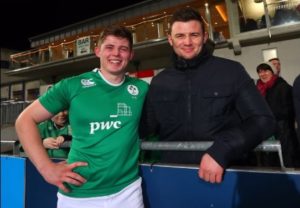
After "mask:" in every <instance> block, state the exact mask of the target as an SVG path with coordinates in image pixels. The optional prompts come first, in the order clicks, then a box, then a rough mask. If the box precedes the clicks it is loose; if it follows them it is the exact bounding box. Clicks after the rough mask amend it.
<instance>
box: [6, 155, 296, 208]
mask: <svg viewBox="0 0 300 208" xmlns="http://www.w3.org/2000/svg"><path fill="white" fill-rule="evenodd" d="M25 168H26V169H25ZM140 168H141V169H140V170H141V175H142V177H143V194H144V200H145V207H146V208H186V207H187V208H200V207H201V208H202V207H204V208H268V207H270V208H299V207H300V171H285V172H283V171H259V170H251V171H250V170H227V171H226V173H225V175H224V180H223V182H222V183H221V184H210V183H207V182H204V181H203V180H201V179H199V178H198V170H197V168H196V167H195V168H194V167H178V166H176V167H175V166H163V165H154V166H150V165H147V164H141V165H140ZM25 184H26V187H25ZM25 190H26V194H25ZM56 193H57V188H56V187H54V186H52V185H49V184H48V183H46V182H45V181H44V179H43V178H42V177H41V176H40V174H39V173H38V172H37V170H36V169H35V167H34V166H33V165H32V163H31V162H30V161H29V160H28V159H27V158H17V157H6V156H1V208H24V207H26V208H41V207H43V208H54V207H56V200H57V197H56ZM24 203H25V204H24Z"/></svg>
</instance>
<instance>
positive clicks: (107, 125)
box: [90, 121, 122, 134]
mask: <svg viewBox="0 0 300 208" xmlns="http://www.w3.org/2000/svg"><path fill="white" fill-rule="evenodd" d="M121 124H122V123H121V121H101V122H91V123H90V134H95V131H99V130H109V129H111V128H114V129H119V128H121Z"/></svg>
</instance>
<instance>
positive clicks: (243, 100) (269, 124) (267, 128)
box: [207, 72, 276, 168]
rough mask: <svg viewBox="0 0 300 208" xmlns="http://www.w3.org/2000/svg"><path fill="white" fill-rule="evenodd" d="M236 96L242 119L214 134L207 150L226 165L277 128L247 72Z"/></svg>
mask: <svg viewBox="0 0 300 208" xmlns="http://www.w3.org/2000/svg"><path fill="white" fill-rule="evenodd" d="M243 77H244V78H243V81H242V82H240V83H242V84H239V86H238V87H237V90H236V92H237V93H236V95H235V98H234V109H235V111H236V113H237V115H238V117H239V118H240V120H241V122H240V123H239V124H237V125H236V126H235V127H233V128H232V127H231V128H224V129H223V130H221V131H219V132H217V133H216V134H214V135H213V140H214V144H213V145H212V146H211V147H210V148H209V149H208V150H207V153H208V154H210V155H211V156H212V157H213V158H214V159H215V160H216V161H217V162H218V163H219V164H220V165H221V166H222V167H223V168H226V167H227V166H228V165H230V162H231V161H232V160H235V159H238V158H241V156H242V155H244V154H246V153H248V152H249V151H250V150H252V149H253V148H255V147H256V146H257V145H258V144H260V143H261V142H262V141H263V140H264V139H267V138H268V137H270V136H271V135H272V134H273V132H274V130H275V125H276V122H275V118H274V116H273V114H272V112H271V110H270V108H269V107H268V104H267V103H266V101H265V99H264V98H263V97H262V96H261V95H260V94H259V92H258V90H257V89H256V87H255V85H254V82H253V80H252V79H251V78H250V77H249V75H248V74H246V72H245V74H244V75H243Z"/></svg>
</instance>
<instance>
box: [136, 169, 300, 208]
mask: <svg viewBox="0 0 300 208" xmlns="http://www.w3.org/2000/svg"><path fill="white" fill-rule="evenodd" d="M141 172H142V176H143V192H144V200H145V204H146V207H151V208H183V207H187V208H198V207H201V208H202V207H205V208H216V207H219V208H268V207H270V208H299V207H300V172H299V171H297V172H295V171H290V172H282V171H277V172H276V171H258V170H252V171H249V170H248V171H246V170H245V171H243V170H227V171H226V173H225V175H224V179H223V182H222V183H220V184H211V183H207V182H205V181H203V180H201V179H199V177H198V169H197V168H188V167H174V166H173V167H172V166H159V165H155V166H149V165H142V166H141Z"/></svg>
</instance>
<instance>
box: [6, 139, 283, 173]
mask: <svg viewBox="0 0 300 208" xmlns="http://www.w3.org/2000/svg"><path fill="white" fill-rule="evenodd" d="M2 144H4V145H11V146H12V149H13V154H14V155H20V151H19V141H1V146H2ZM212 144H213V142H210V141H207V142H150V141H142V142H141V149H142V150H153V151H159V150H173V151H174V150H176V151H205V150H207V149H208V148H209V147H210V146H211V145H212ZM70 146H71V141H66V142H64V143H63V144H62V146H61V148H69V147H70ZM254 151H260V152H277V153H278V157H279V161H280V166H281V168H282V169H285V168H286V167H285V165H284V162H283V156H282V150H281V145H280V142H279V141H264V142H262V143H261V144H259V145H258V146H257V147H256V148H255V149H254Z"/></svg>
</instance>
